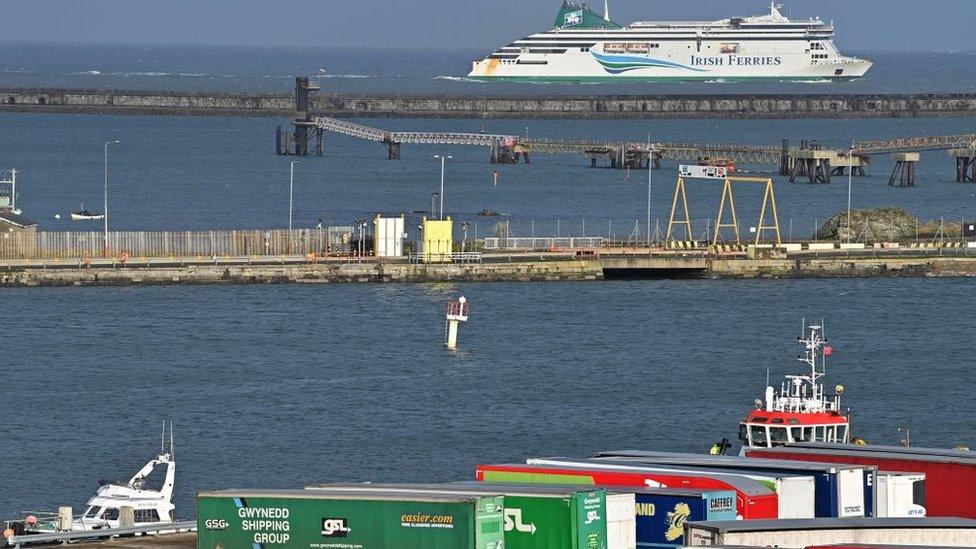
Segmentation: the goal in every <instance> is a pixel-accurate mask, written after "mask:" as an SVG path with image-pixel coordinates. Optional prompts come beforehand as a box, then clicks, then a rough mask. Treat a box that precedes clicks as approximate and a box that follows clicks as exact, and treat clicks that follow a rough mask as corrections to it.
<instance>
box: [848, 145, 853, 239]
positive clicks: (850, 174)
mask: <svg viewBox="0 0 976 549" xmlns="http://www.w3.org/2000/svg"><path fill="white" fill-rule="evenodd" d="M847 163H848V164H849V166H848V167H847V241H848V242H850V241H851V186H852V185H851V183H852V182H853V180H854V141H851V148H850V150H849V151H848V153H847Z"/></svg>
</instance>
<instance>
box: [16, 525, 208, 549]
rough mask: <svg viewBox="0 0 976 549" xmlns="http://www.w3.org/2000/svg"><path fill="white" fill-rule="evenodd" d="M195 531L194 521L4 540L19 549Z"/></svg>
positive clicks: (29, 535)
mask: <svg viewBox="0 0 976 549" xmlns="http://www.w3.org/2000/svg"><path fill="white" fill-rule="evenodd" d="M196 529H197V522H196V521H195V520H184V521H179V522H170V523H165V524H158V523H157V524H152V525H145V526H133V527H132V528H103V529H101V530H85V531H75V532H51V533H49V534H28V535H23V536H12V537H9V538H7V539H6V541H7V545H9V546H11V547H14V548H15V549H19V548H20V546H21V544H31V543H58V542H60V543H62V544H66V543H68V542H69V541H75V540H82V539H104V538H117V537H119V536H131V535H136V534H143V535H149V534H153V535H157V536H158V535H159V534H161V533H163V532H174V533H176V532H194V531H196Z"/></svg>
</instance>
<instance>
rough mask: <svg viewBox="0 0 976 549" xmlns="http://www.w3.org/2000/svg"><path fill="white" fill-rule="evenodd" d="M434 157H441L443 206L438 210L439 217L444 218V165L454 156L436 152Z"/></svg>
mask: <svg viewBox="0 0 976 549" xmlns="http://www.w3.org/2000/svg"><path fill="white" fill-rule="evenodd" d="M434 158H439V159H440V161H441V195H440V196H441V207H440V211H438V212H437V213H438V215H437V219H444V166H445V164H446V163H447V161H448V160H450V159H452V158H454V157H453V156H450V155H441V154H435V155H434Z"/></svg>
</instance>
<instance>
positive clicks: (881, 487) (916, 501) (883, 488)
mask: <svg viewBox="0 0 976 549" xmlns="http://www.w3.org/2000/svg"><path fill="white" fill-rule="evenodd" d="M874 491H875V493H876V494H877V502H876V503H875V505H876V507H877V510H878V512H877V515H878V516H879V517H924V516H925V475H924V474H922V473H892V472H888V471H881V472H879V473H878V476H877V485H876V486H875V489H874Z"/></svg>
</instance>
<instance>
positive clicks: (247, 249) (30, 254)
mask: <svg viewBox="0 0 976 549" xmlns="http://www.w3.org/2000/svg"><path fill="white" fill-rule="evenodd" d="M330 233H331V234H330ZM341 235H346V238H345V240H348V231H343V230H340V231H330V230H328V229H327V228H322V229H298V230H293V231H286V230H270V231H262V230H250V231H159V232H110V233H108V242H107V246H106V243H105V240H104V237H103V234H102V233H98V232H7V233H3V236H2V237H0V259H85V258H100V257H111V258H119V257H124V256H128V257H130V258H132V259H133V260H135V259H138V258H177V257H226V256H235V257H237V256H268V255H306V254H309V253H315V254H317V255H329V254H343V253H347V252H348V242H345V246H343V245H342V244H343V238H342V236H341ZM330 236H331V238H330ZM330 240H331V241H332V243H331V245H330Z"/></svg>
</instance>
